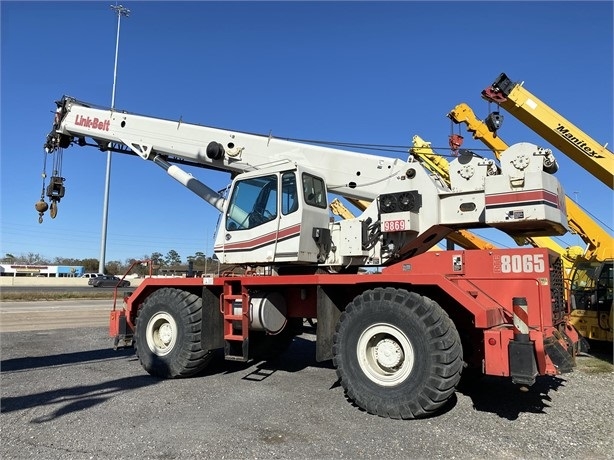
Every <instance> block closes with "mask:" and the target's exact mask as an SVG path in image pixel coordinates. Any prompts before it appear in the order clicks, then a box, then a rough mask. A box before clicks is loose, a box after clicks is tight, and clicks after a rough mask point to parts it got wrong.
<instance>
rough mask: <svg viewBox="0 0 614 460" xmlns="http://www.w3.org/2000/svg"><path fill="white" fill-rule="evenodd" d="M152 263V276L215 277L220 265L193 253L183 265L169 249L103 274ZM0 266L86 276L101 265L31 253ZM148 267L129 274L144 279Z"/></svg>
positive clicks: (112, 265)
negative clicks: (78, 271) (59, 268)
mask: <svg viewBox="0 0 614 460" xmlns="http://www.w3.org/2000/svg"><path fill="white" fill-rule="evenodd" d="M139 261H151V266H152V269H153V274H172V273H185V272H188V271H190V270H191V271H192V272H193V273H194V274H196V275H200V274H204V273H208V274H209V273H218V272H219V269H220V268H219V262H218V260H217V258H215V257H209V256H207V255H205V253H203V252H196V253H195V254H193V255H190V256H188V257H186V262H185V263H184V262H183V260H182V258H181V256H180V255H179V253H178V252H177V251H175V250H174V249H171V250H170V251H168V252H167V253H166V255H163V254H162V253H160V252H153V253H151V254H150V255H144V256H143V257H140V258H138V259H137V258H127V259H125V260H124V261H120V260H111V261H108V262H106V264H105V273H107V274H109V275H123V274H124V273H126V271H127V270H128V269H129V268H130V267H131V266H132V265H133V264H135V263H136V262H139ZM1 263H3V264H24V265H68V266H83V267H84V268H85V272H90V273H95V272H97V271H98V266H99V265H100V261H99V260H98V259H93V258H88V259H73V258H67V257H54V258H53V259H48V258H47V257H45V256H43V255H41V254H39V253H34V252H28V253H24V254H19V255H17V256H15V255H13V254H10V253H7V254H5V256H4V257H3V258H2V262H1ZM148 270H149V268H148V266H147V264H144V265H142V264H137V265H135V266H134V267H133V269H132V273H136V274H138V275H141V276H144V275H147V274H149V273H148Z"/></svg>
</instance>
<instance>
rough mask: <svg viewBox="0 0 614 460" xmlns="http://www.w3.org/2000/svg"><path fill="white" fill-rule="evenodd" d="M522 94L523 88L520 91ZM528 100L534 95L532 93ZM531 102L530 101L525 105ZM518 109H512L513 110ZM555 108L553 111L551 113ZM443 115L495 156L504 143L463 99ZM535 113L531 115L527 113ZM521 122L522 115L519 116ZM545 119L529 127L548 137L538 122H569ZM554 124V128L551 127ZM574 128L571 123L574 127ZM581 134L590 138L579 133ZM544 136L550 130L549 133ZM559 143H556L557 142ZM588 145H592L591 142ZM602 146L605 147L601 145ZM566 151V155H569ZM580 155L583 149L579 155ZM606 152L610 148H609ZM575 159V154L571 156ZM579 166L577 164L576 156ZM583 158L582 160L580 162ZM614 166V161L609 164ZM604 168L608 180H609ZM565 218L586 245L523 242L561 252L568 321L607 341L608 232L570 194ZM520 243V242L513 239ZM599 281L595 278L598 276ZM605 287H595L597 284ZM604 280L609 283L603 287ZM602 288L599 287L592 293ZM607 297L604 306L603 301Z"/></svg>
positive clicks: (601, 160)
mask: <svg viewBox="0 0 614 460" xmlns="http://www.w3.org/2000/svg"><path fill="white" fill-rule="evenodd" d="M523 95H525V96H526V91H524V92H523ZM532 100H537V98H534V99H532ZM543 105H544V104H543V103H541V101H540V107H541V108H542V109H543ZM531 106H532V104H531ZM553 112H554V111H553V110H552V109H549V110H547V111H546V113H547V115H548V117H550V120H552V116H553ZM516 113H518V111H516ZM554 113H555V112H554ZM448 117H449V118H450V119H451V120H452V121H453V122H454V123H457V124H461V123H464V124H466V126H467V131H469V132H470V133H472V135H473V138H474V139H477V140H480V141H481V142H483V143H484V144H485V145H486V146H487V147H488V148H490V149H491V150H492V151H493V152H494V154H495V156H496V157H497V158H498V157H499V154H500V153H501V152H503V151H504V150H505V149H507V147H508V146H507V144H506V143H505V142H504V141H503V140H502V139H501V138H500V137H499V136H498V135H497V133H496V131H497V130H496V129H494V126H493V123H492V121H491V122H489V123H487V122H485V121H482V120H480V119H478V118H477V117H476V116H475V114H474V112H473V110H472V109H471V108H470V107H469V106H468V105H467V104H464V103H463V104H459V105H457V106H456V107H454V109H452V110H451V111H450V112H449V113H448ZM533 117H535V114H533ZM523 119H524V120H530V117H528V116H525V117H523ZM521 121H522V120H521ZM553 123H554V122H553V121H550V122H549V123H548V124H546V123H544V122H541V123H539V124H538V125H536V126H535V128H534V131H535V132H536V133H537V134H539V135H540V136H542V137H543V138H544V139H545V140H549V139H548V138H547V137H546V136H545V135H542V132H544V130H545V128H544V126H546V125H548V126H556V127H558V126H560V125H563V126H573V125H571V123H569V122H566V121H565V122H563V121H561V122H560V123H556V124H553ZM556 127H555V128H554V129H557V128H556ZM574 128H575V127H574ZM583 135H584V136H585V137H584V138H585V139H589V142H590V138H589V137H588V136H587V135H585V134H583ZM549 137H550V138H552V137H553V135H550V136H549ZM559 144H560V142H559ZM591 145H594V141H593V142H592V144H591ZM566 148H567V152H568V156H570V157H572V158H574V157H578V153H577V152H576V153H572V152H571V150H573V149H576V148H577V147H575V144H571V146H567V147H566ZM603 149H604V150H605V147H604V148H603ZM570 153H571V154H570ZM583 155H584V154H583ZM599 155H601V156H599V157H598V159H597V160H596V161H595V163H596V165H593V166H592V167H591V168H588V171H589V172H591V174H593V175H595V173H599V174H601V175H603V167H604V165H607V164H608V161H611V157H610V160H605V159H606V158H607V156H608V151H607V150H606V151H602V153H601V154H599ZM609 155H610V156H611V155H612V154H611V152H609ZM574 159H575V158H574ZM577 162H578V164H580V165H581V166H583V163H581V162H579V161H577ZM584 163H586V162H584ZM613 167H614V166H613ZM613 171H614V169H610V171H609V173H608V174H609V177H610V182H614V179H613V176H612V172H613ZM565 201H566V207H567V218H568V224H569V228H570V229H571V231H572V232H573V233H576V234H577V235H579V236H580V238H581V239H582V241H583V242H584V243H585V244H586V249H582V248H580V247H578V246H572V247H568V248H562V247H561V246H560V245H559V244H557V243H556V242H555V241H554V240H552V239H551V238H547V237H533V238H527V239H526V242H527V243H530V244H532V245H533V246H536V247H547V248H549V249H552V250H554V251H556V252H557V253H559V254H561V256H562V260H563V264H564V267H565V272H566V274H567V276H568V277H569V279H571V283H570V285H569V288H570V289H571V293H572V296H571V297H572V307H574V309H573V311H572V315H571V316H572V323H573V324H574V326H575V327H576V328H577V329H578V330H579V331H580V332H581V333H582V335H584V336H585V337H588V338H591V339H595V340H605V341H612V318H613V316H614V315H612V307H611V304H612V300H611V299H612V281H611V277H610V281H608V279H607V276H606V274H607V273H610V274H611V273H612V259H613V247H612V237H611V236H610V234H609V233H608V232H607V231H606V230H605V229H603V227H601V226H600V225H599V224H598V223H597V222H595V221H594V220H593V219H592V218H591V217H590V216H589V215H588V214H587V213H586V212H584V210H582V208H580V206H579V205H578V204H577V203H576V202H575V201H574V200H572V199H571V198H570V197H568V196H567V197H566V200H565ZM519 243H520V242H519ZM600 280H601V281H600ZM599 284H601V285H604V284H606V286H605V287H603V288H599V287H598V285H599ZM607 284H609V287H607ZM600 290H603V292H597V291H600ZM608 299H609V302H610V305H608ZM587 306H589V307H591V308H586V307H587Z"/></svg>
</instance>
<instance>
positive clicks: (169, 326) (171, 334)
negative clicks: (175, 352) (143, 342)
mask: <svg viewBox="0 0 614 460" xmlns="http://www.w3.org/2000/svg"><path fill="white" fill-rule="evenodd" d="M146 337H147V346H148V347H149V349H150V350H151V351H152V353H155V354H156V355H158V356H164V355H167V354H168V353H170V352H171V351H172V349H173V347H174V346H175V343H176V342H177V323H176V322H175V320H174V319H173V317H172V316H171V315H169V314H168V313H156V314H155V315H154V316H152V318H151V319H150V320H149V322H148V323H147V331H146Z"/></svg>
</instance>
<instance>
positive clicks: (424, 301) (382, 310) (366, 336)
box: [333, 288, 463, 419]
mask: <svg viewBox="0 0 614 460" xmlns="http://www.w3.org/2000/svg"><path fill="white" fill-rule="evenodd" d="M333 364H334V365H335V367H336V369H337V375H338V377H339V379H340V383H341V385H342V387H343V388H344V389H345V392H346V396H347V397H348V399H350V400H351V401H352V402H353V403H355V404H356V405H357V406H358V407H360V408H362V409H364V410H366V411H367V412H369V413H371V414H376V415H379V416H382V417H390V418H403V419H412V418H418V417H425V416H428V415H430V414H432V413H434V412H435V411H437V410H438V409H439V408H441V406H442V405H444V404H445V403H446V401H447V400H448V399H449V398H450V397H451V396H452V394H453V393H454V391H455V388H456V385H457V383H458V381H459V380H460V376H461V371H462V367H463V354H462V347H461V342H460V338H459V335H458V332H457V330H456V327H455V326H454V323H453V322H452V321H451V320H450V318H449V317H448V315H447V314H446V312H445V311H444V310H443V309H442V308H441V307H440V306H439V305H438V304H437V303H436V302H434V301H432V300H430V299H428V298H426V297H423V296H421V295H419V294H416V293H413V292H408V291H406V290H403V289H395V288H376V289H373V290H369V291H366V292H364V293H362V294H361V295H359V296H357V297H356V298H355V299H354V300H353V301H352V302H351V303H350V304H349V305H348V306H347V308H346V310H345V311H344V312H343V313H342V314H341V317H340V318H339V322H338V323H337V327H336V332H335V334H334V337H333Z"/></svg>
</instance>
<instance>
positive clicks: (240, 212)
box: [46, 96, 567, 268]
mask: <svg viewBox="0 0 614 460" xmlns="http://www.w3.org/2000/svg"><path fill="white" fill-rule="evenodd" d="M57 106H58V108H57V113H56V119H55V123H54V126H53V130H52V132H51V133H50V134H49V136H48V138H47V142H46V150H47V151H48V152H52V151H55V150H56V149H58V148H63V147H68V146H69V145H70V144H71V143H73V142H74V143H77V144H80V145H86V144H87V139H93V140H94V142H95V143H96V145H98V146H99V147H100V148H101V149H103V150H107V149H113V150H116V151H120V152H125V153H133V154H136V155H138V156H140V157H141V158H143V159H145V160H149V161H153V162H154V163H156V164H158V165H159V166H161V167H163V168H164V169H165V170H166V171H167V173H168V174H169V175H171V176H172V177H173V178H175V179H176V180H178V181H179V182H181V183H182V184H183V185H184V186H186V187H188V188H189V189H190V190H192V191H193V192H195V193H196V194H198V195H199V196H201V197H202V198H203V199H204V200H205V201H207V202H208V203H209V204H211V205H212V206H214V207H216V208H217V209H218V210H219V211H221V212H222V213H223V219H222V221H221V224H220V228H219V229H218V232H217V237H216V241H215V252H216V255H217V256H218V258H219V259H220V261H222V262H224V263H238V264H253V265H258V264H272V265H275V264H283V263H294V264H318V265H320V266H328V267H336V268H339V267H350V266H351V267H357V266H367V265H388V264H390V263H393V262H395V261H399V260H402V259H404V258H406V257H409V256H413V255H417V254H420V253H422V252H424V251H426V250H427V249H428V248H430V247H431V246H433V245H435V244H436V243H437V242H438V241H440V240H441V239H442V238H444V237H445V236H446V235H447V234H449V233H450V232H451V231H453V230H455V229H460V228H479V227H494V228H498V229H501V230H503V231H505V232H507V233H509V234H511V235H514V236H522V235H524V236H541V235H561V234H564V233H565V232H566V231H567V224H566V221H567V219H566V216H565V207H564V194H563V189H562V187H561V185H560V183H559V182H558V180H557V179H556V178H555V177H554V176H553V175H551V174H549V173H547V172H545V169H546V170H547V168H545V167H544V164H545V163H547V164H551V163H552V155H551V152H550V151H549V150H546V149H542V148H539V147H537V146H535V145H532V144H528V143H520V144H516V145H514V146H512V147H510V148H509V149H508V150H507V151H506V152H503V154H502V155H501V161H500V163H501V166H500V172H499V171H498V168H497V167H496V165H495V164H494V162H493V160H487V159H484V158H481V157H478V156H476V155H474V154H472V153H471V152H464V153H463V154H461V155H460V156H459V157H458V158H457V159H456V160H454V161H453V162H452V163H451V165H450V172H451V174H450V180H451V184H450V186H448V185H447V184H446V183H445V182H444V181H442V180H441V179H440V178H438V177H437V176H435V175H433V174H431V173H429V172H428V171H427V170H425V169H424V168H423V167H422V166H421V165H420V164H419V163H418V162H416V161H412V160H411V159H410V160H408V161H404V160H401V159H397V158H388V157H384V156H378V155H371V154H364V153H358V152H351V151H347V150H340V149H333V148H328V147H323V146H319V145H313V144H309V143H301V142H293V141H287V140H283V139H277V138H275V137H272V136H263V135H254V134H247V133H243V132H238V131H230V130H224V129H217V128H212V127H207V126H201V125H195V124H189V123H185V122H183V121H181V120H179V121H170V120H164V119H159V118H153V117H147V116H141V115H135V114H132V113H127V112H123V111H117V110H110V109H106V108H100V107H96V106H93V105H91V104H86V103H83V102H79V101H77V100H76V99H74V98H71V97H66V96H65V97H63V98H62V100H61V101H58V102H57ZM182 162H184V163H188V164H191V165H196V166H200V167H204V168H210V169H215V170H221V171H227V172H230V173H231V174H233V175H237V174H239V176H237V177H235V179H234V182H233V183H234V185H233V188H232V190H231V192H230V195H229V198H228V201H226V200H225V199H224V198H223V197H222V196H220V195H219V194H218V193H217V192H215V191H213V190H212V189H210V188H209V187H207V186H206V185H204V184H203V183H202V182H200V181H199V180H197V179H196V178H194V177H193V176H191V175H190V174H188V173H186V172H185V171H183V170H182V169H180V167H179V166H177V163H182ZM327 192H330V193H333V194H337V195H340V196H343V197H347V198H352V199H362V200H369V201H372V204H371V206H369V207H368V208H367V209H366V210H365V211H364V213H363V214H362V215H361V216H358V217H357V218H356V219H350V220H346V221H340V222H332V223H331V222H330V217H329V211H328V198H327ZM278 200H281V203H282V204H281V207H280V209H279V211H278V210H277V204H278Z"/></svg>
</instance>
